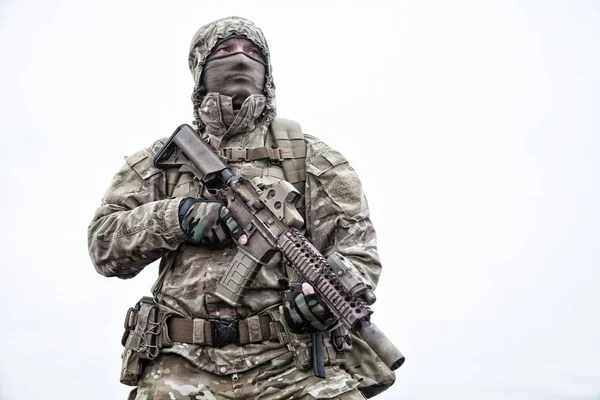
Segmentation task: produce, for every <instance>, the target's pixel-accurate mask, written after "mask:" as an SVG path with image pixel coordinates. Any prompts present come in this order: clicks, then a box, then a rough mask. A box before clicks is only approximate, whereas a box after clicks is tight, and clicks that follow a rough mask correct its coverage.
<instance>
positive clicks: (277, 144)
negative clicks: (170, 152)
mask: <svg viewBox="0 0 600 400" xmlns="http://www.w3.org/2000/svg"><path fill="white" fill-rule="evenodd" d="M269 131H270V134H271V136H272V139H273V144H274V147H256V148H242V147H226V148H223V149H221V150H220V154H219V155H220V156H221V157H223V158H224V159H226V160H227V163H228V164H230V165H232V167H235V168H236V169H238V170H239V171H240V174H241V175H246V176H247V177H248V178H253V177H259V178H264V179H261V180H263V182H264V183H267V184H268V183H272V182H273V180H279V179H284V180H286V181H288V182H290V183H291V184H292V185H293V186H294V187H295V188H296V189H297V190H298V192H300V195H301V196H300V198H299V199H298V201H297V203H296V208H297V209H298V211H299V212H300V215H302V216H304V194H305V187H304V184H305V181H306V166H305V160H306V144H305V142H304V134H303V133H302V128H301V127H300V124H299V123H297V122H295V121H292V120H289V119H284V118H276V119H275V120H273V122H271V125H270V127H269ZM255 161H259V162H260V163H254V162H255ZM255 164H257V165H255ZM166 173H167V179H166V180H167V195H168V197H171V198H173V197H195V198H200V197H210V194H209V193H207V191H205V190H204V188H203V187H202V183H201V182H198V180H196V179H195V178H194V176H193V174H192V172H191V171H190V170H189V169H188V168H187V166H185V165H184V166H178V165H173V167H171V168H169V169H168V170H167V172H166Z"/></svg>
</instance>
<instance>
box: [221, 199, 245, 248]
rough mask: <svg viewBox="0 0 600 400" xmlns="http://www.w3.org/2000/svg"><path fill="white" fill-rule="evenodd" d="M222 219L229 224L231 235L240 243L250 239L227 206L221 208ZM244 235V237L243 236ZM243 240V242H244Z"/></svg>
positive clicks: (226, 224)
mask: <svg viewBox="0 0 600 400" xmlns="http://www.w3.org/2000/svg"><path fill="white" fill-rule="evenodd" d="M220 218H221V221H223V223H224V224H225V226H227V229H229V232H230V233H231V236H233V238H234V239H235V240H236V241H238V243H240V244H246V243H247V241H248V236H247V235H246V234H245V232H244V230H243V229H242V227H241V226H240V225H239V224H238V223H237V221H236V220H235V219H234V218H233V217H232V216H231V213H230V212H229V209H228V208H227V207H222V208H221V217H220ZM242 236H243V237H242ZM242 242H243V243H242Z"/></svg>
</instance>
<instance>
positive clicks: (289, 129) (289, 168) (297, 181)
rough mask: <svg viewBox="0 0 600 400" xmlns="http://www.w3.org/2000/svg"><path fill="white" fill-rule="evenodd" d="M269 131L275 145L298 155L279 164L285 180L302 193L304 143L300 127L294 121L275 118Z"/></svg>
mask: <svg viewBox="0 0 600 400" xmlns="http://www.w3.org/2000/svg"><path fill="white" fill-rule="evenodd" d="M271 133H272V134H273V139H274V141H275V145H276V146H277V147H280V148H282V149H288V150H292V151H294V152H297V154H298V155H299V157H293V158H290V159H285V160H284V161H283V162H282V163H281V166H282V168H283V174H284V175H285V180H286V181H288V182H290V183H291V184H293V185H294V187H295V188H296V189H298V191H299V192H300V194H302V195H304V182H305V181H306V165H305V158H306V143H305V142H304V133H302V127H301V126H300V124H299V123H297V122H295V121H292V120H289V119H285V118H275V119H274V120H273V122H271Z"/></svg>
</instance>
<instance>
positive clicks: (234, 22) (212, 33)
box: [188, 17, 276, 129]
mask: <svg viewBox="0 0 600 400" xmlns="http://www.w3.org/2000/svg"><path fill="white" fill-rule="evenodd" d="M231 37H243V38H246V39H248V40H250V41H252V42H253V43H254V44H255V45H256V46H257V47H258V48H259V50H260V51H261V53H262V57H263V60H264V65H262V64H261V63H259V62H258V61H256V60H253V59H252V60H249V59H248V57H247V56H246V55H244V54H241V53H237V54H233V55H228V56H225V57H217V58H214V59H212V60H210V61H209V62H207V61H206V59H207V57H208V56H209V55H210V53H211V51H212V50H213V49H214V48H215V46H216V45H217V44H218V43H219V42H220V41H222V40H224V39H228V38H231ZM188 62H189V67H190V71H191V72H192V76H193V78H194V92H193V94H192V101H193V103H194V117H195V123H196V124H197V125H198V128H199V129H202V128H203V126H204V122H203V121H202V119H201V117H200V116H201V110H200V108H201V105H202V104H203V102H204V101H205V100H206V99H205V98H206V95H207V93H210V92H219V93H220V94H224V95H228V96H231V94H228V93H234V92H237V93H238V97H239V98H240V99H236V98H235V96H234V99H233V101H234V102H235V103H236V104H234V105H233V107H234V108H239V106H240V102H241V101H244V99H243V98H242V97H243V94H241V93H243V91H244V90H245V91H247V92H248V94H250V92H256V91H258V90H259V89H262V90H260V91H261V93H262V94H261V97H262V96H264V100H262V99H261V100H260V101H259V103H260V104H259V105H260V107H259V106H254V110H243V111H244V112H246V113H253V112H255V111H257V110H258V109H260V115H257V116H256V118H255V121H254V122H255V123H256V124H266V123H269V122H270V121H272V120H273V119H274V118H275V116H276V107H275V84H274V83H273V75H272V67H271V63H270V56H269V48H268V45H267V41H266V39H265V37H264V35H263V33H262V31H261V30H260V28H258V27H257V26H256V25H254V23H253V22H251V21H249V20H247V19H244V18H241V17H227V18H222V19H218V20H216V21H213V22H211V23H209V24H207V25H204V26H203V27H201V28H200V29H199V30H198V32H197V33H196V34H195V35H194V38H193V39H192V43H191V46H190V53H189V58H188ZM239 72H243V73H247V74H249V76H252V77H253V78H254V82H255V84H254V85H253V86H254V87H250V86H246V87H240V86H239V85H237V86H236V85H235V84H232V83H231V82H227V79H226V78H227V76H228V75H229V74H231V73H239ZM205 74H207V75H206V77H205ZM259 74H261V75H262V76H264V80H263V82H261V79H260V78H259V77H258V75H259ZM207 77H208V78H210V79H207ZM205 82H209V84H210V86H211V87H208V88H207V87H205V85H204V84H205ZM261 83H262V84H261ZM259 86H262V87H261V88H259ZM250 97H252V96H250ZM215 100H218V99H215ZM238 100H239V101H238Z"/></svg>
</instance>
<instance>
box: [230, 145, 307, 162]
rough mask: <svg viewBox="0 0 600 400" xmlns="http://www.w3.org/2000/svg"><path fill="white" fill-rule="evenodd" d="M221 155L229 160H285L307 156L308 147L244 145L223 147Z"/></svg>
mask: <svg viewBox="0 0 600 400" xmlns="http://www.w3.org/2000/svg"><path fill="white" fill-rule="evenodd" d="M220 155H221V157H224V158H226V159H227V160H228V161H255V160H265V159H268V160H276V161H283V160H288V159H296V158H304V157H306V147H303V148H295V149H283V148H276V149H273V148H270V147H255V148H252V149H245V148H242V147H225V148H223V149H221V151H220Z"/></svg>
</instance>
